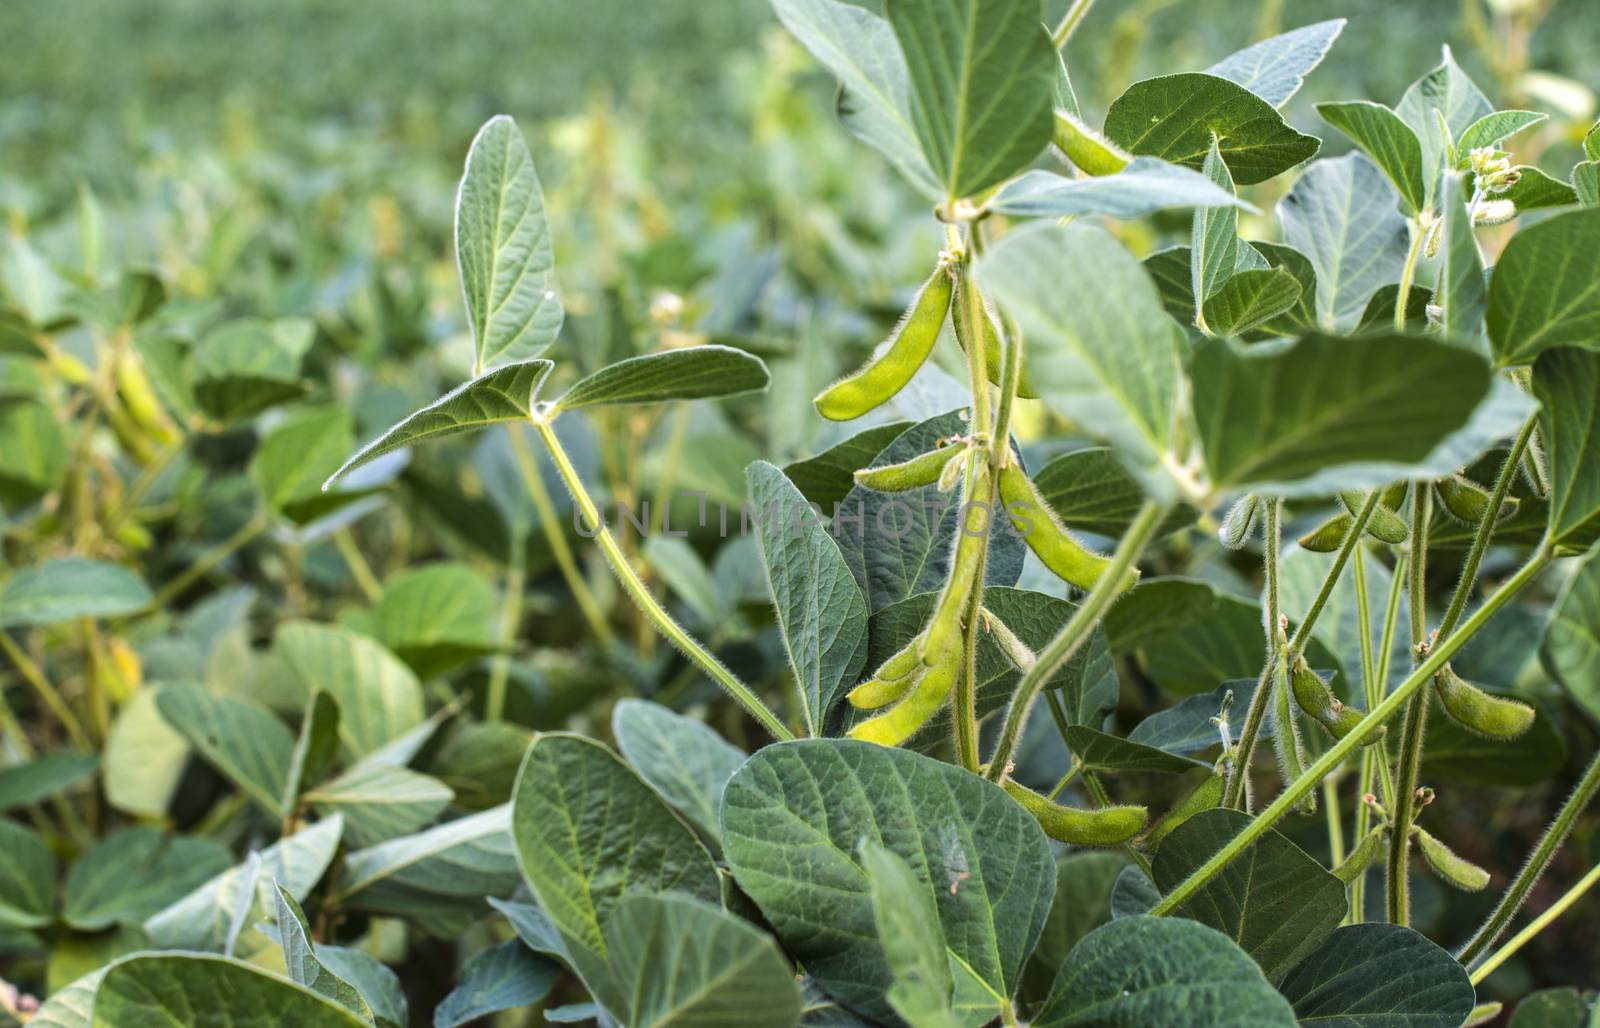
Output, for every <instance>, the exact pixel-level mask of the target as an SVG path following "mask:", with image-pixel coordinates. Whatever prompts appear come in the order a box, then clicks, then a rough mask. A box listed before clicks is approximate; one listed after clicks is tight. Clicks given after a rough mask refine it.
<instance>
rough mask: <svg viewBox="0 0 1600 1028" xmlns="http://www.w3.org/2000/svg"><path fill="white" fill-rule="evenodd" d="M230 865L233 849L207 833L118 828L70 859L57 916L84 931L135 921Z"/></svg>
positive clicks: (181, 896) (158, 910)
mask: <svg viewBox="0 0 1600 1028" xmlns="http://www.w3.org/2000/svg"><path fill="white" fill-rule="evenodd" d="M232 866H233V854H231V853H229V852H228V850H227V849H226V848H225V847H224V846H222V845H221V844H219V843H217V842H213V841H212V840H210V839H199V838H188V837H185V836H181V835H179V836H169V835H165V834H163V833H162V832H161V831H160V830H159V829H156V828H151V827H148V826H142V825H141V826H139V827H135V828H128V829H124V830H123V831H120V832H117V833H116V834H115V835H109V836H107V837H106V838H105V839H102V840H101V841H100V842H98V843H96V844H95V845H94V847H93V848H91V849H90V850H89V851H88V852H86V853H84V855H83V856H81V857H79V858H78V859H77V861H76V862H74V863H73V865H72V869H71V870H70V871H69V872H68V873H67V882H66V888H65V890H64V892H63V894H62V900H61V919H62V920H63V921H65V922H66V923H67V924H69V925H71V926H72V927H74V928H76V929H78V930H79V931H84V932H96V931H101V930H102V929H106V928H110V927H111V926H112V925H115V924H138V923H140V922H142V921H144V920H145V919H146V918H148V917H150V916H151V915H153V914H156V913H158V912H160V911H161V910H163V909H165V908H166V907H168V906H170V905H171V904H173V903H175V902H177V901H178V900H180V899H182V898H183V897H185V896H187V895H188V894H189V893H191V892H193V891H194V890H196V889H198V888H200V886H202V885H204V884H205V883H206V882H208V881H210V880H211V879H212V878H214V877H215V876H217V875H219V874H221V873H222V872H224V871H226V870H227V869H228V868H230V867H232Z"/></svg>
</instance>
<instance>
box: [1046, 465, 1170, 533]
mask: <svg viewBox="0 0 1600 1028" xmlns="http://www.w3.org/2000/svg"><path fill="white" fill-rule="evenodd" d="M1032 477H1033V484H1034V485H1035V486H1037V487H1038V488H1039V495H1040V496H1042V497H1044V500H1045V502H1046V503H1048V504H1050V507H1051V509H1052V510H1054V511H1055V512H1056V516H1057V517H1059V518H1060V519H1061V523H1062V524H1064V525H1066V526H1067V527H1068V528H1073V529H1078V530H1080V531H1084V532H1093V533H1094V534H1096V535H1103V536H1107V537H1110V538H1113V539H1114V538H1117V537H1119V536H1121V535H1122V533H1123V532H1125V531H1127V528H1128V526H1129V525H1131V524H1132V523H1133V519H1134V517H1135V516H1136V515H1137V514H1138V512H1139V508H1140V507H1141V506H1142V505H1143V503H1144V490H1142V489H1140V488H1139V483H1138V481H1137V480H1136V479H1135V478H1134V477H1133V476H1132V475H1130V474H1128V469H1127V468H1126V467H1124V466H1123V464H1122V462H1121V461H1119V460H1118V459H1117V456H1116V454H1115V453H1113V452H1112V451H1111V450H1110V449H1109V448H1107V447H1104V446H1090V447H1085V448H1084V449H1081V450H1073V451H1072V452H1071V453H1064V454H1062V455H1061V456H1059V457H1056V458H1054V459H1052V460H1051V461H1050V462H1049V463H1047V464H1046V465H1044V467H1042V468H1040V469H1039V470H1038V471H1035V472H1034V473H1033V476H1032ZM1199 516H1200V512H1199V511H1197V510H1195V509H1194V508H1193V507H1192V506H1190V505H1188V504H1186V503H1180V504H1177V505H1176V506H1174V508H1173V509H1172V512H1171V513H1170V514H1168V515H1167V517H1166V520H1164V521H1162V523H1161V525H1160V527H1159V528H1157V530H1156V532H1157V534H1158V535H1167V534H1169V533H1171V532H1176V531H1177V530H1178V529H1180V528H1187V527H1188V526H1189V525H1192V524H1194V522H1195V521H1196V520H1197V519H1198V518H1199Z"/></svg>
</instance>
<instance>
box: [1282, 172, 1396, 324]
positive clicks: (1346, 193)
mask: <svg viewBox="0 0 1600 1028" xmlns="http://www.w3.org/2000/svg"><path fill="white" fill-rule="evenodd" d="M1397 195H1398V194H1396V193H1395V191H1394V187H1393V186H1391V185H1390V184H1389V182H1388V180H1387V179H1386V178H1384V176H1383V173H1382V172H1381V171H1379V170H1378V167H1377V165H1375V164H1373V163H1372V161H1370V160H1368V159H1367V157H1366V156H1365V155H1364V154H1354V153H1353V154H1346V155H1345V156H1343V157H1335V158H1331V159H1328V160H1321V161H1317V162H1316V163H1315V164H1312V165H1311V166H1310V167H1309V168H1307V169H1306V170H1305V173H1304V174H1302V175H1301V176H1300V178H1299V180H1298V181H1296V182H1295V184H1294V188H1292V189H1290V190H1289V193H1288V195H1287V196H1285V197H1284V198H1283V199H1282V200H1280V201H1279V202H1278V208H1277V210H1278V220H1279V221H1281V222H1282V223H1283V237H1284V241H1285V242H1287V243H1288V244H1289V245H1290V246H1291V247H1293V248H1294V249H1295V250H1298V251H1299V252H1300V253H1303V254H1305V255H1306V257H1307V258H1308V259H1309V260H1310V261H1311V266H1312V268H1314V269H1315V270H1316V276H1317V320H1318V322H1319V323H1320V324H1321V326H1322V327H1323V328H1324V329H1338V330H1341V331H1348V330H1349V329H1351V328H1353V327H1354V326H1355V324H1356V322H1357V321H1358V320H1359V319H1360V317H1361V311H1362V309H1363V308H1364V307H1365V306H1366V303H1367V299H1368V298H1369V297H1370V296H1371V295H1372V294H1373V293H1374V292H1375V291H1376V290H1377V289H1378V287H1379V286H1382V285H1386V284H1388V283H1390V282H1398V281H1399V280H1400V273H1401V269H1402V268H1403V267H1404V265H1405V261H1406V251H1407V249H1408V248H1409V245H1410V236H1409V230H1408V229H1407V227H1406V219H1405V217H1404V216H1403V215H1401V213H1400V211H1399V210H1398V209H1397Z"/></svg>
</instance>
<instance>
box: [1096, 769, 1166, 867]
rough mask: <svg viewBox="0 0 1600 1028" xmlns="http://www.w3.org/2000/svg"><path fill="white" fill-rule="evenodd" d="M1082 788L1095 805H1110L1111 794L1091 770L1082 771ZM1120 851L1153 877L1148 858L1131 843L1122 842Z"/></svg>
mask: <svg viewBox="0 0 1600 1028" xmlns="http://www.w3.org/2000/svg"><path fill="white" fill-rule="evenodd" d="M1083 790H1084V791H1085V792H1087V793H1088V794H1089V798H1090V799H1092V800H1094V805H1095V806H1096V807H1109V806H1111V796H1110V795H1109V794H1108V793H1107V792H1106V787H1105V785H1103V784H1102V783H1101V781H1100V779H1099V777H1097V776H1096V775H1095V773H1094V772H1093V771H1085V772H1084V774H1083ZM1122 851H1123V852H1124V853H1126V854H1127V855H1128V856H1129V857H1130V858H1132V860H1133V862H1134V863H1135V864H1138V865H1139V870H1141V871H1143V872H1144V876H1145V877H1146V878H1154V877H1155V872H1154V871H1152V870H1151V869H1150V858H1149V857H1147V856H1145V855H1144V854H1143V853H1140V852H1139V851H1138V850H1136V849H1134V847H1133V843H1131V842H1125V843H1123V844H1122Z"/></svg>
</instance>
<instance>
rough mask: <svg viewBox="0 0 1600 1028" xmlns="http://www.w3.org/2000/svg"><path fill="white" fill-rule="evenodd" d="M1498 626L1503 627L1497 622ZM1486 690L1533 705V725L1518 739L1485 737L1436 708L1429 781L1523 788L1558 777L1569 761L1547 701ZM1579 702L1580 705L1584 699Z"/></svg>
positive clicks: (1426, 763) (1425, 761)
mask: <svg viewBox="0 0 1600 1028" xmlns="http://www.w3.org/2000/svg"><path fill="white" fill-rule="evenodd" d="M1495 627H1496V628H1499V627H1501V626H1500V625H1499V624H1498V623H1496V626H1495ZM1553 628H1554V626H1553V624H1552V629H1553ZM1457 666H1459V662H1457ZM1485 691H1486V692H1489V693H1490V695H1494V696H1509V697H1511V698H1512V699H1515V700H1520V701H1522V702H1524V703H1530V704H1531V705H1532V706H1533V708H1534V710H1536V711H1537V712H1538V714H1537V715H1536V716H1535V717H1534V719H1533V724H1532V725H1531V726H1530V727H1529V728H1528V730H1527V731H1526V732H1523V733H1522V734H1521V735H1519V736H1517V737H1516V738H1515V739H1509V740H1507V739H1486V738H1484V737H1483V736H1481V735H1478V734H1476V733H1474V732H1472V731H1470V730H1468V729H1466V728H1463V727H1462V726H1461V725H1458V724H1456V723H1455V722H1454V721H1453V720H1451V719H1450V718H1448V717H1445V716H1444V715H1443V714H1442V713H1440V712H1437V711H1436V713H1437V714H1438V717H1437V719H1436V720H1435V721H1434V723H1433V724H1431V725H1429V726H1428V739H1427V746H1426V747H1425V748H1424V749H1423V751H1422V767H1423V773H1424V774H1426V775H1427V776H1428V777H1429V778H1430V779H1433V778H1440V779H1446V780H1448V781H1452V782H1467V783H1469V784H1472V785H1493V786H1500V787H1506V786H1513V787H1521V788H1528V787H1529V786H1534V785H1538V784H1539V783H1540V782H1548V781H1549V780H1550V779H1552V778H1554V777H1555V776H1556V774H1557V772H1559V771H1560V770H1561V766H1562V765H1563V764H1564V763H1565V762H1566V759H1567V742H1566V740H1565V739H1564V738H1563V737H1562V735H1561V731H1560V728H1559V727H1558V726H1559V724H1560V721H1559V720H1558V719H1557V718H1555V717H1554V716H1553V715H1552V713H1551V711H1550V709H1549V708H1548V707H1547V706H1546V705H1545V704H1544V703H1542V702H1540V701H1539V700H1538V699H1535V698H1533V697H1531V696H1528V695H1527V694H1525V693H1515V692H1509V693H1508V692H1503V691H1500V690H1485ZM1578 702H1579V705H1580V706H1582V700H1581V699H1580V700H1579V701H1578Z"/></svg>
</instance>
